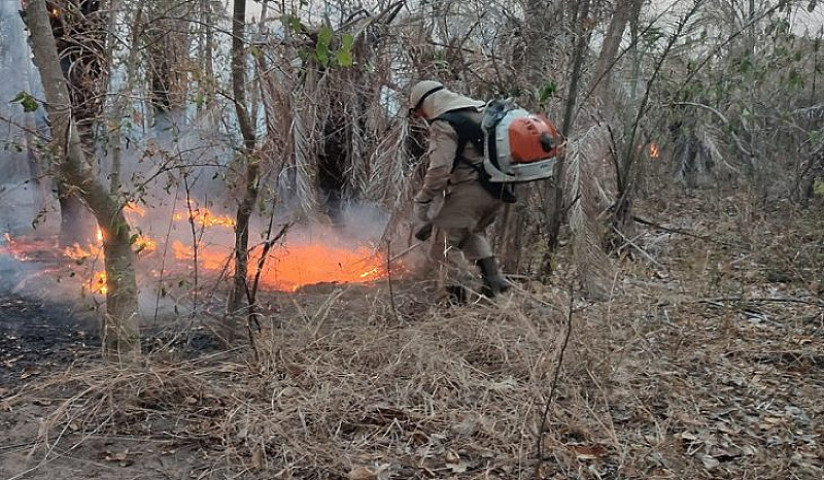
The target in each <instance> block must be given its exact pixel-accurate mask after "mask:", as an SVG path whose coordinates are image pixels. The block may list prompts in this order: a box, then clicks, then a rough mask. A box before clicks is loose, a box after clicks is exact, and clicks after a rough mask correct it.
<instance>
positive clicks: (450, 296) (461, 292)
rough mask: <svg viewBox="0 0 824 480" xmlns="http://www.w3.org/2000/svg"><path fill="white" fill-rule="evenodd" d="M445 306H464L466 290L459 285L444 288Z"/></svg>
mask: <svg viewBox="0 0 824 480" xmlns="http://www.w3.org/2000/svg"><path fill="white" fill-rule="evenodd" d="M446 303H447V305H464V304H465V303H466V289H465V288H464V287H462V286H460V285H451V286H448V287H446Z"/></svg>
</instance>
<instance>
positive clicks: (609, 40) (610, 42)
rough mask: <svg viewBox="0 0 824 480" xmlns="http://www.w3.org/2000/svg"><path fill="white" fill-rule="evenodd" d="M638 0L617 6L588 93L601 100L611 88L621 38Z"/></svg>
mask: <svg viewBox="0 0 824 480" xmlns="http://www.w3.org/2000/svg"><path fill="white" fill-rule="evenodd" d="M634 2H636V0H621V1H620V2H618V3H617V4H616V5H615V10H614V12H613V14H612V20H610V22H609V27H608V28H607V33H606V36H605V37H604V43H603V45H602V46H601V53H600V55H599V56H598V62H597V63H596V65H595V72H594V74H593V76H592V80H591V84H590V86H589V88H588V91H589V92H591V93H594V94H596V95H597V96H599V97H601V98H607V97H608V94H609V86H610V71H611V70H612V67H613V64H614V63H615V57H616V55H617V54H618V48H619V47H620V46H621V38H623V36H624V30H626V28H627V23H628V22H629V18H630V15H631V14H632V12H633V3H634Z"/></svg>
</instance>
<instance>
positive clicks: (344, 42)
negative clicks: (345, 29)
mask: <svg viewBox="0 0 824 480" xmlns="http://www.w3.org/2000/svg"><path fill="white" fill-rule="evenodd" d="M354 45H355V37H354V36H352V35H350V34H348V33H344V34H343V35H342V36H341V47H340V49H339V50H338V52H337V61H338V65H339V66H341V67H351V66H352V64H353V63H354V62H353V60H352V47H353V46H354Z"/></svg>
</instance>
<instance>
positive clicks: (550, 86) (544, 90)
mask: <svg viewBox="0 0 824 480" xmlns="http://www.w3.org/2000/svg"><path fill="white" fill-rule="evenodd" d="M557 92H558V84H557V83H555V80H549V81H547V82H546V83H544V84H543V85H542V86H541V90H540V92H539V94H538V98H539V99H540V102H541V103H545V102H546V101H547V100H549V99H550V98H552V97H554V96H555V94H556V93H557Z"/></svg>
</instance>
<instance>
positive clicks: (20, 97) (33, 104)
mask: <svg viewBox="0 0 824 480" xmlns="http://www.w3.org/2000/svg"><path fill="white" fill-rule="evenodd" d="M11 103H19V104H20V105H22V106H23V111H24V112H26V113H30V112H34V111H36V110H37V109H38V108H40V104H39V103H37V99H36V98H34V96H32V95H31V94H30V93H28V92H20V93H18V94H17V96H15V97H14V98H13V99H12V101H11Z"/></svg>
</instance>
